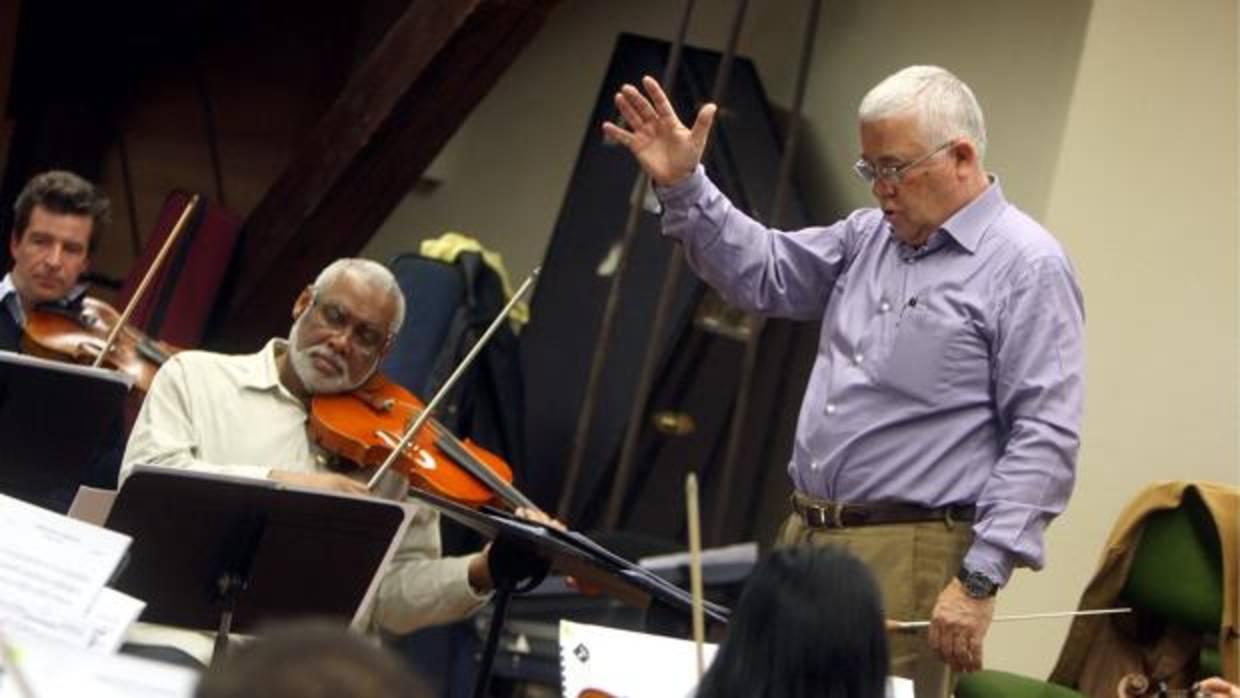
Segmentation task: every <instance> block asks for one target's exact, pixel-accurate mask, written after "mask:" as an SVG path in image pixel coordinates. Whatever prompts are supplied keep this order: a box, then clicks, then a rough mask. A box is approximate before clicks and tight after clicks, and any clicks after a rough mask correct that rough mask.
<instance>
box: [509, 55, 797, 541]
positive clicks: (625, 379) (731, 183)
mask: <svg viewBox="0 0 1240 698" xmlns="http://www.w3.org/2000/svg"><path fill="white" fill-rule="evenodd" d="M668 51H669V46H668V44H667V43H666V42H663V41H658V40H653V39H647V38H643V37H638V36H633V35H621V36H620V37H619V39H618V41H617V46H616V51H615V53H614V54H613V57H612V62H611V65H610V66H609V68H608V71H607V75H606V78H605V79H604V81H603V84H602V86H601V89H600V91H599V94H598V98H597V100H596V104H595V108H594V111H593V113H592V115H591V118H590V122H589V125H588V127H587V129H586V136H585V139H584V141H583V144H582V147H581V152H580V155H579V157H578V161H577V164H576V167H575V169H574V172H573V177H572V180H571V182H570V184H569V190H568V192H567V195H566V198H565V201H564V205H563V207H562V209H561V213H560V217H559V219H558V221H557V223H556V228H555V231H554V234H553V236H552V240H551V244H550V246H549V248H548V252H547V256H546V259H545V260H544V263H543V271H542V274H541V276H540V279H539V284H538V288H537V291H536V294H535V296H534V298H533V300H532V320H531V323H530V325H529V327H527V328H526V330H525V332H524V333H523V334H522V345H523V346H522V354H523V357H524V366H525V378H526V384H527V385H528V386H530V388H529V396H528V405H529V409H528V410H527V419H526V424H527V434H528V444H529V460H528V462H529V463H530V469H529V473H530V478H529V483H530V491H531V495H532V496H533V497H534V498H535V499H536V500H537V501H539V502H540V503H542V504H543V505H544V506H553V505H554V504H555V503H556V501H557V500H558V498H559V495H560V490H561V487H562V486H563V479H564V475H565V473H566V471H567V467H568V460H569V457H570V451H571V448H572V443H573V436H574V433H575V429H576V425H577V419H578V415H579V414H580V412H581V410H582V406H583V400H584V397H585V395H584V393H585V387H586V382H587V378H588V374H589V369H590V363H591V360H592V357H593V355H594V351H595V348H596V342H597V339H598V336H599V330H600V326H601V322H602V315H603V310H604V307H605V304H606V300H607V294H608V290H609V286H610V283H611V276H610V275H608V274H606V273H602V272H600V269H601V268H605V267H606V263H607V260H608V256H609V253H612V252H613V248H614V247H615V245H616V244H617V243H618V241H619V240H620V237H621V234H622V232H623V227H624V224H625V220H626V217H627V215H628V210H629V196H630V193H631V189H632V184H633V181H634V178H635V177H636V175H637V165H636V163H635V162H634V161H633V158H632V157H631V156H630V155H629V153H628V151H627V150H625V149H623V148H622V147H621V146H618V145H612V144H607V143H605V142H604V140H603V138H602V136H601V130H600V128H599V124H601V123H602V121H604V120H607V119H611V120H615V119H616V118H617V115H616V113H615V107H614V104H613V100H612V98H613V95H614V94H615V92H616V91H617V90H618V89H619V87H620V86H621V85H622V84H624V83H626V82H627V83H636V82H637V81H639V80H640V78H641V77H642V76H643V75H655V76H658V75H661V74H662V73H663V71H664V65H665V62H666V60H667V55H668ZM720 58H721V57H720V54H719V53H717V52H714V51H705V50H700V49H694V48H686V49H685V51H684V53H683V54H682V60H683V63H682V68H681V70H680V71H679V74H678V76H677V79H676V80H675V84H674V88H673V89H672V90H670V91H669V97H670V98H671V99H672V102H673V104H674V106H675V108H676V109H677V112H678V113H679V114H681V116H682V118H683V119H685V120H689V119H692V117H693V115H694V114H696V112H697V110H698V109H699V108H700V106H701V105H702V104H704V103H705V102H706V101H708V100H709V98H710V91H711V89H712V86H713V84H714V82H715V73H716V71H717V69H718V66H719V64H720ZM779 143H780V142H779V139H778V137H777V134H776V130H775V127H774V121H773V119H772V117H771V114H770V110H769V107H768V105H767V101H766V96H765V93H764V92H763V90H762V87H761V84H760V83H759V81H758V77H757V72H756V70H755V68H754V65H753V63H752V62H750V61H749V60H747V59H744V58H738V59H737V60H736V61H735V62H734V63H733V65H732V73H731V79H730V83H729V88H728V90H727V94H726V95H725V99H724V100H723V108H722V110H721V112H720V114H719V118H718V119H717V121H716V127H715V131H714V133H713V135H712V139H711V146H710V149H709V151H708V153H707V156H706V159H705V163H704V164H705V167H706V169H707V172H708V174H709V175H710V176H711V178H712V179H713V180H714V181H715V182H717V183H718V184H719V185H720V187H721V188H722V189H723V191H724V192H725V193H727V194H728V195H729V197H731V199H732V200H733V202H734V203H735V204H736V205H737V206H738V207H740V208H741V209H743V210H745V211H747V212H749V213H750V214H751V215H754V216H755V217H757V218H759V219H760V220H761V219H763V218H765V216H766V213H765V212H766V211H767V210H769V208H770V206H771V202H772V201H773V199H774V190H775V186H776V174H777V172H778V165H779V160H780V145H779ZM806 219H807V216H806V215H805V211H804V207H803V206H802V204H801V201H800V199H799V197H798V196H797V195H796V194H795V192H794V193H793V194H792V196H790V197H789V204H788V206H787V213H786V214H785V220H787V221H789V223H790V224H791V225H800V224H803V223H804V221H805V220H806ZM674 244H675V243H673V242H671V241H669V240H667V239H664V238H663V237H662V236H661V235H660V234H659V220H658V217H657V216H656V215H655V214H653V213H651V212H648V211H644V212H643V213H642V214H641V217H640V221H639V227H638V230H637V233H636V235H635V238H634V242H633V246H632V248H631V249H630V250H629V252H628V254H629V260H628V270H627V273H626V275H625V277H624V280H623V283H622V284H621V288H620V303H619V312H618V314H617V316H616V318H615V321H614V323H615V324H614V328H613V332H612V336H611V343H610V345H609V347H608V359H607V362H606V364H605V365H604V369H603V374H602V378H601V381H600V385H599V396H598V400H597V403H596V405H595V414H594V419H593V423H592V425H591V431H590V434H589V440H588V445H587V448H586V457H585V459H584V463H583V468H582V472H581V474H580V480H579V483H578V488H577V490H576V492H575V496H574V500H573V506H572V509H571V512H570V519H571V520H572V521H573V523H574V525H576V526H588V525H590V524H592V523H596V522H597V521H598V520H599V517H601V515H602V511H601V510H602V508H603V504H605V502H606V497H607V495H608V493H609V491H610V488H611V480H612V474H613V470H614V466H615V462H616V458H617V455H618V451H619V448H620V443H621V440H622V438H623V435H624V430H625V427H626V422H627V419H628V415H629V412H630V409H631V404H632V401H633V399H634V396H635V393H636V383H637V380H638V376H639V373H640V370H641V366H642V361H643V358H644V356H645V352H646V351H647V348H648V347H649V346H650V344H651V340H652V337H651V332H652V328H651V323H652V319H653V315H654V312H655V306H656V303H657V298H658V294H659V289H660V286H661V284H662V280H663V278H664V274H665V271H666V268H667V262H668V259H669V257H670V255H671V253H672V250H673V245H674ZM704 290H705V289H704V286H703V285H702V284H701V282H699V281H698V280H697V279H696V277H695V276H694V275H693V274H692V272H691V271H689V270H688V269H687V268H686V269H684V270H683V273H682V274H681V278H680V282H679V285H678V287H677V289H676V293H675V301H674V303H673V305H672V308H671V314H670V321H669V322H668V324H667V325H666V327H665V328H664V336H663V337H661V338H659V339H660V341H659V342H658V347H659V370H658V371H657V372H656V375H657V376H659V380H657V381H656V382H655V386H654V389H653V391H652V395H653V397H652V404H653V403H654V402H658V403H660V404H662V405H665V406H671V407H674V406H675V405H674V404H673V403H675V402H676V401H677V399H678V398H677V397H676V396H675V395H674V394H669V389H668V387H667V386H666V385H665V383H667V382H668V381H672V382H674V383H678V384H681V385H684V386H694V385H697V384H698V383H703V382H705V383H708V384H713V385H715V386H716V389H715V390H714V391H713V392H708V393H702V392H701V391H698V393H697V394H696V395H695V396H693V397H692V398H688V401H689V402H691V403H695V404H707V405H709V406H710V408H711V410H712V411H713V414H712V415H711V416H708V417H705V416H704V417H703V419H702V421H703V428H702V429H700V430H699V431H698V432H697V433H696V435H695V437H694V438H693V439H692V442H693V443H692V444H678V445H675V446H674V447H673V448H671V449H670V450H667V452H668V453H675V454H677V455H676V458H677V459H679V460H684V461H688V462H689V465H688V467H697V466H696V465H693V463H704V462H707V461H710V462H714V461H716V460H718V458H720V457H721V456H722V447H721V446H720V443H721V440H723V439H726V426H727V419H726V415H727V414H728V412H729V410H730V409H731V403H732V401H733V399H734V393H735V387H736V384H737V379H738V376H737V374H738V372H739V369H740V362H739V356H740V354H741V351H740V345H739V344H738V343H736V342H735V340H731V339H725V338H712V337H705V336H704V337H699V338H697V339H690V338H689V335H691V334H693V333H695V332H699V330H697V329H695V327H694V325H693V323H692V316H693V313H694V310H695V308H696V306H697V304H698V301H699V300H700V298H701V297H702V295H703V292H704ZM712 344H715V345H717V348H716V349H711V348H710V347H711V345H712ZM728 345H730V346H728ZM677 346H681V347H696V349H693V351H695V352H698V354H697V356H700V357H701V358H700V360H699V359H696V358H693V356H688V357H684V356H682V357H679V363H675V364H674V365H673V363H672V362H671V358H672V357H673V356H674V354H675V353H676V351H677V350H676V348H675V347H677ZM703 352H704V353H703ZM718 352H722V353H723V354H722V355H721V356H720V357H716V356H715V354H716V353H718ZM703 371H709V372H712V373H713V374H714V375H710V374H705V373H703ZM673 373H674V374H677V375H678V376H679V377H677V378H672V374H673ZM670 392H671V393H675V392H676V391H675V390H671V391H670ZM650 438H652V437H650V435H644V436H643V437H642V441H641V443H642V449H641V451H642V454H641V456H640V457H639V460H641V461H642V462H641V463H637V464H635V467H636V468H637V469H638V470H639V471H642V472H644V471H646V470H648V469H649V467H651V463H652V461H650V460H649V459H650V458H651V457H652V455H653V452H652V451H651V450H650V449H651V448H655V449H656V450H657V449H658V445H657V444H654V445H653V446H652V445H651V444H650V443H648V442H649V440H650ZM643 477H644V475H642V474H641V473H640V472H639V478H638V480H639V481H638V482H637V483H636V484H637V485H641V484H642V483H641V482H640V480H642V478H643ZM637 490H640V487H635V488H634V491H633V492H630V494H640V492H637ZM630 509H631V508H630Z"/></svg>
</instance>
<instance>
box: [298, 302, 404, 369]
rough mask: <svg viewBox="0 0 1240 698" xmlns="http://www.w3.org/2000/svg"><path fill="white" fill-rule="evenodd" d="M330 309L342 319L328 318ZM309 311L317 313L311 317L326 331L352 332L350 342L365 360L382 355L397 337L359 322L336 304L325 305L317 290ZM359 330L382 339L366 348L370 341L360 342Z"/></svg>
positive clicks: (388, 331)
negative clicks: (327, 310)
mask: <svg viewBox="0 0 1240 698" xmlns="http://www.w3.org/2000/svg"><path fill="white" fill-rule="evenodd" d="M328 307H331V308H332V309H334V310H335V312H338V313H340V314H341V317H340V318H339V319H338V320H332V319H330V318H328V317H327V315H326V314H325V313H326V309H327V308H328ZM320 308H322V310H319V309H320ZM307 310H308V312H311V313H315V314H314V315H312V316H311V319H313V320H314V321H315V323H316V324H318V325H320V326H322V327H324V328H325V329H328V330H330V331H332V332H343V331H344V330H345V328H348V329H349V330H350V332H349V341H350V342H351V343H352V344H353V346H354V347H356V348H357V350H358V351H360V352H361V353H362V355H363V356H364V357H365V358H368V359H369V358H374V357H377V356H379V355H380V354H382V353H383V350H384V349H385V348H386V347H387V345H388V344H390V343H391V341H392V338H393V337H395V336H396V335H395V333H394V332H392V331H391V330H390V329H389V330H387V331H386V332H385V331H383V330H380V329H378V328H377V327H376V326H375V325H372V324H370V323H368V322H364V321H359V320H358V319H357V318H355V317H353V314H352V313H350V312H349V311H347V310H345V309H344V308H342V307H340V306H339V305H338V304H336V303H324V302H323V301H322V299H321V298H319V290H318V289H317V288H316V289H314V290H313V291H312V292H311V294H310V307H309V308H308V309H307ZM359 328H360V329H363V330H366V331H367V334H369V332H371V331H373V332H374V333H375V334H376V335H382V338H381V339H379V340H378V341H377V342H376V343H375V344H374V346H373V347H371V346H365V344H370V342H369V340H367V341H365V342H364V343H363V342H359V341H358V340H359V339H360V338H361V337H362V334H361V333H359V332H358V329H359Z"/></svg>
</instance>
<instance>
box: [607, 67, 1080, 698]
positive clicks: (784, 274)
mask: <svg viewBox="0 0 1240 698" xmlns="http://www.w3.org/2000/svg"><path fill="white" fill-rule="evenodd" d="M642 87H643V88H644V91H643V90H639V89H637V88H636V87H635V86H633V85H625V86H623V87H622V88H621V90H620V91H619V92H618V93H617V94H616V96H615V102H616V106H617V107H618V109H619V112H620V115H621V116H622V117H623V121H622V123H621V124H620V125H618V124H616V123H612V122H608V123H605V124H603V130H604V133H605V134H606V135H607V136H608V137H609V138H611V139H613V140H615V141H617V142H619V143H621V144H623V145H624V146H626V147H627V148H628V149H629V150H630V151H631V153H632V154H633V156H634V157H635V158H636V159H637V161H638V162H639V163H640V165H641V167H642V168H643V169H644V170H645V171H646V173H647V174H649V175H650V177H651V179H652V180H653V182H654V185H655V192H656V193H657V195H658V197H659V199H660V201H661V202H662V204H663V214H662V224H663V232H664V234H665V235H667V236H670V237H672V238H675V239H676V240H679V241H680V243H681V244H683V246H684V251H685V255H686V258H687V260H688V262H689V264H690V266H692V268H693V269H694V270H695V271H696V272H697V273H698V275H699V276H701V277H702V278H703V279H704V280H705V281H706V282H708V283H709V284H711V285H712V286H714V287H715V288H716V289H717V290H718V291H719V292H720V293H721V294H722V295H723V296H724V297H725V298H726V299H727V300H728V301H729V302H730V303H732V304H734V305H736V306H739V307H741V308H744V309H746V310H749V311H753V312H758V313H762V314H765V315H770V316H780V317H789V318H798V319H804V320H820V321H821V322H822V332H821V335H820V340H819V345H818V354H817V358H816V360H815V363H814V366H813V369H812V372H811V375H810V378H809V384H808V386H807V387H806V390H805V395H804V398H803V401H802V404H801V412H800V417H799V420H798V424H797V431H796V437H795V444H794V447H793V450H792V458H791V461H790V462H789V464H788V474H789V476H790V478H791V480H792V485H793V488H794V492H793V495H792V502H791V509H792V511H791V512H790V514H789V516H788V519H787V521H786V522H785V523H784V526H783V528H782V530H781V531H780V534H779V539H778V541H777V542H778V544H781V545H792V544H798V543H806V542H808V543H812V544H836V545H841V546H844V547H846V548H848V549H849V550H850V551H852V553H853V554H855V555H857V556H858V557H860V558H861V559H862V560H863V561H865V562H866V563H867V564H868V565H869V566H870V567H871V568H872V569H873V570H874V572H875V574H876V576H877V578H878V580H879V583H880V586H881V589H882V593H883V603H884V606H885V608H886V613H887V616H888V617H889V618H893V619H901V620H920V619H927V618H929V619H931V620H932V623H931V626H930V629H929V632H928V634H925V635H920V636H918V635H908V636H905V635H902V636H899V637H895V638H893V642H892V648H891V649H892V671H893V673H894V674H897V675H901V676H906V677H909V678H913V679H914V682H915V686H916V692H917V695H918V696H946V695H948V694H949V692H950V690H951V686H952V684H953V681H952V672H953V670H954V671H957V672H958V671H974V670H977V669H979V668H981V667H982V664H983V654H982V649H983V641H984V639H985V636H986V631H987V629H988V627H989V625H990V621H991V618H992V617H993V612H994V598H995V594H996V593H997V591H998V590H999V589H1000V588H1002V587H1003V586H1004V585H1005V584H1006V583H1007V582H1008V580H1009V579H1010V578H1011V575H1012V573H1013V570H1014V569H1015V568H1017V567H1030V568H1033V569H1039V568H1041V567H1042V564H1043V561H1044V551H1043V534H1044V531H1045V529H1046V527H1047V525H1048V524H1049V523H1050V522H1051V520H1052V519H1053V518H1054V517H1055V516H1056V515H1058V514H1059V513H1060V512H1062V511H1063V510H1064V508H1065V506H1066V505H1067V502H1068V497H1069V495H1070V493H1071V490H1072V484H1073V480H1074V474H1075V465H1076V457H1077V451H1078V448H1079V429H1080V420H1081V407H1082V401H1083V393H1084V367H1085V353H1084V308H1083V300H1082V297H1081V292H1080V289H1079V287H1078V285H1077V281H1076V278H1075V272H1074V270H1073V267H1072V264H1071V262H1070V261H1069V260H1068V257H1067V255H1066V254H1065V252H1064V250H1063V248H1062V247H1061V246H1060V245H1059V243H1058V242H1057V241H1056V240H1055V238H1054V237H1053V236H1052V235H1051V234H1050V233H1049V232H1047V231H1046V229H1045V228H1043V227H1042V226H1041V225H1039V224H1038V223H1037V222H1036V221H1035V220H1033V219H1032V218H1031V217H1030V216H1029V215H1027V214H1025V213H1024V212H1022V211H1021V210H1020V209H1018V208H1017V207H1016V206H1014V205H1013V204H1011V203H1010V202H1008V200H1007V199H1006V198H1005V197H1004V195H1003V190H1002V188H1001V187H1000V184H999V179H998V177H997V176H995V175H993V174H991V173H988V172H987V171H986V169H985V167H984V165H983V157H984V155H985V152H986V127H985V120H984V118H983V116H982V110H981V108H980V107H979V105H978V102H977V100H976V99H975V97H974V95H973V92H972V91H971V90H970V89H969V87H968V86H967V85H965V83H964V82H962V81H961V80H960V79H958V78H957V77H956V76H955V75H953V74H951V73H950V72H948V71H947V70H944V69H943V68H938V67H933V66H913V67H909V68H905V69H903V70H901V71H899V72H897V73H895V74H893V75H891V76H890V77H888V78H886V79H885V80H883V81H882V82H880V83H879V84H878V85H877V86H876V87H874V88H873V89H871V90H870V92H869V93H868V94H866V95H865V96H864V98H863V99H862V100H861V106H860V108H859V110H858V122H859V126H860V145H861V154H860V158H859V159H858V160H857V162H856V163H855V164H854V166H853V168H854V170H855V171H856V174H857V176H858V177H860V178H861V180H862V181H863V182H865V183H866V184H867V185H868V186H869V187H870V193H871V194H872V195H873V197H874V200H875V202H876V205H875V206H874V207H872V208H863V209H859V210H856V211H853V212H852V213H850V214H849V215H848V216H846V217H845V218H844V219H842V220H839V221H837V222H835V223H832V224H830V225H826V226H821V227H811V228H806V229H803V230H795V231H782V230H775V229H772V228H769V227H767V226H765V225H762V224H760V223H758V222H756V221H754V220H753V219H752V218H750V217H749V216H748V215H746V214H745V213H744V212H742V211H739V210H737V209H736V208H735V207H734V206H733V205H732V203H731V202H730V201H728V199H727V198H726V197H725V196H724V195H723V194H722V193H721V192H720V191H719V189H718V188H717V187H716V186H715V185H714V184H713V183H712V182H711V180H710V178H709V177H708V176H707V174H706V172H705V171H704V168H703V167H702V165H701V159H702V153H703V150H704V148H705V146H706V141H707V138H708V136H709V135H710V130H711V126H712V124H713V122H714V118H715V111H716V107H715V105H713V104H707V105H705V106H703V107H702V108H701V109H700V111H699V112H698V114H697V116H696V118H695V120H694V122H693V124H692V126H691V127H686V126H685V125H684V124H683V123H682V122H681V121H680V120H679V118H678V117H677V115H676V113H675V111H674V110H673V108H672V106H671V104H670V103H669V101H668V99H667V97H666V95H665V94H664V93H663V91H662V89H661V88H660V86H659V85H658V83H657V82H656V81H655V80H654V79H652V78H649V77H647V78H645V79H644V80H643V83H642ZM754 428H755V429H761V428H763V427H762V426H761V425H754Z"/></svg>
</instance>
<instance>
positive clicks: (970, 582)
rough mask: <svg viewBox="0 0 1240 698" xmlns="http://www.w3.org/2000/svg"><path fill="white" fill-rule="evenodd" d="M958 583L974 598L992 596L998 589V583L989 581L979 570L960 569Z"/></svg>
mask: <svg viewBox="0 0 1240 698" xmlns="http://www.w3.org/2000/svg"><path fill="white" fill-rule="evenodd" d="M959 579H960V583H961V584H962V585H963V586H964V590H965V593H967V594H968V595H969V596H971V597H973V598H975V599H984V598H987V597H990V596H994V594H995V592H996V591H998V589H999V585H998V584H995V583H994V582H992V581H990V579H989V578H988V577H987V576H986V575H984V574H982V573H981V572H968V571H965V570H961V571H960V575H959Z"/></svg>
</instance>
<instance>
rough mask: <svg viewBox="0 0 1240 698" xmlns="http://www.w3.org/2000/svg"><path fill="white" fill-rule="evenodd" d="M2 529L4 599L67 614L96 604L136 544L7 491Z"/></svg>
mask: <svg viewBox="0 0 1240 698" xmlns="http://www.w3.org/2000/svg"><path fill="white" fill-rule="evenodd" d="M0 531H3V532H4V534H3V535H0V598H3V599H4V600H5V601H6V602H8V603H9V604H18V605H21V606H23V607H29V608H39V607H47V608H51V609H55V610H57V611H62V612H63V613H64V614H66V615H69V614H73V613H78V614H83V613H86V611H87V610H89V609H90V607H91V604H93V603H94V601H95V597H96V596H98V595H99V590H100V589H102V588H103V586H104V584H106V583H107V581H108V579H109V578H111V576H112V573H113V572H114V571H115V570H116V567H117V565H118V564H120V561H121V557H122V556H123V555H124V554H125V550H127V549H128V548H129V543H130V538H129V536H126V535H123V534H120V533H117V532H115V531H109V530H107V529H105V528H100V527H98V526H92V525H90V524H87V523H83V522H81V521H74V520H73V519H70V518H69V517H67V516H62V515H60V514H57V513H55V512H52V511H48V510H46V509H41V508H39V507H36V506H33V505H31V504H27V503H25V502H23V501H20V500H18V499H14V498H12V497H7V496H4V495H0ZM3 621H4V619H3V618H2V617H0V622H3Z"/></svg>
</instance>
